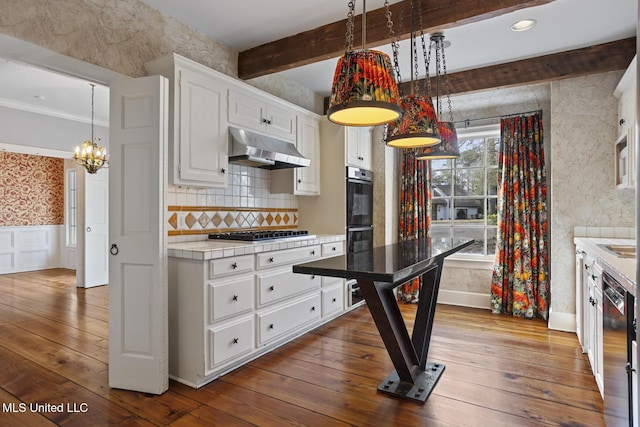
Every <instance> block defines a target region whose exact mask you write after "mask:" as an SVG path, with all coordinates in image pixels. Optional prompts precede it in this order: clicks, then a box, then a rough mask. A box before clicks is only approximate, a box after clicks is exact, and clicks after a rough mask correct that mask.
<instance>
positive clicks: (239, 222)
mask: <svg viewBox="0 0 640 427" xmlns="http://www.w3.org/2000/svg"><path fill="white" fill-rule="evenodd" d="M244 221H245V217H244V214H243V213H242V212H240V213H239V214H238V215H236V224H237V225H238V227H242V225H243V224H244Z"/></svg>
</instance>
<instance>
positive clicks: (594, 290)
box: [586, 262, 604, 397]
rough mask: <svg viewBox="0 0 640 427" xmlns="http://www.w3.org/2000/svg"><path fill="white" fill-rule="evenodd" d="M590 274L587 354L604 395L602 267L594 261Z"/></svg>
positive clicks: (587, 308)
mask: <svg viewBox="0 0 640 427" xmlns="http://www.w3.org/2000/svg"><path fill="white" fill-rule="evenodd" d="M587 274H588V278H587V280H588V286H589V289H588V295H589V298H588V306H587V307H586V310H588V311H589V314H588V322H589V324H588V326H587V330H586V333H587V334H588V340H587V356H588V358H589V363H590V364H591V370H592V372H593V375H594V377H595V379H596V383H597V384H598V389H599V390H600V394H601V395H602V396H603V397H604V377H603V371H602V369H603V353H602V315H603V312H602V268H601V267H600V266H599V265H598V264H597V263H595V262H594V263H592V264H591V267H590V270H589V271H588V272H587Z"/></svg>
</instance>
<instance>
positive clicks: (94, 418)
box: [0, 269, 604, 427]
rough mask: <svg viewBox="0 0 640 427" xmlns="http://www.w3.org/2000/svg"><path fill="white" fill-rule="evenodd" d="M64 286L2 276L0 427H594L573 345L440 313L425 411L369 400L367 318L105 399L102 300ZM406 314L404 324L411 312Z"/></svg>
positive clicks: (520, 325)
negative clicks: (199, 375)
mask: <svg viewBox="0 0 640 427" xmlns="http://www.w3.org/2000/svg"><path fill="white" fill-rule="evenodd" d="M74 283H75V272H73V271H70V270H62V269H56V270H45V271H38V272H30V273H20V274H8V275H0V404H1V405H2V412H0V426H11V427H12V426H52V425H64V426H83V427H85V426H106V425H114V426H162V425H171V426H176V427H177V426H218V425H219V426H285V425H298V426H300V425H305V426H322V427H328V426H483V427H484V426H492V427H493V426H538V425H556V426H590V427H593V426H604V421H603V417H602V399H601V397H600V394H599V392H598V389H597V386H596V383H595V380H594V378H593V376H592V375H591V370H590V367H589V362H588V360H587V357H586V355H584V354H582V353H581V351H580V349H579V347H578V341H577V339H576V336H575V334H571V333H563V332H557V331H549V330H548V329H547V327H546V324H545V323H544V322H542V321H539V320H533V321H531V320H521V319H513V318H511V317H508V316H502V315H492V314H491V313H490V312H489V311H488V310H477V309H469V308H463V307H453V306H446V305H439V306H438V308H437V311H436V320H435V324H434V329H433V337H432V341H431V348H430V356H429V359H430V360H433V361H437V362H442V363H444V364H445V365H446V369H445V371H444V374H443V376H442V378H441V379H440V381H439V383H438V384H437V385H436V387H435V389H434V392H433V394H432V395H431V396H430V397H429V399H428V400H427V402H426V403H425V404H424V405H422V404H418V403H415V402H408V401H403V400H399V399H395V398H391V397H388V396H386V395H383V394H379V393H377V392H376V388H377V386H378V384H379V383H380V382H381V381H382V380H383V379H384V378H385V377H386V376H387V375H388V374H389V373H390V372H391V371H392V370H393V367H392V365H391V361H390V359H389V357H388V355H387V353H386V351H385V349H384V347H383V344H382V341H381V339H380V337H379V335H378V333H377V330H376V328H375V326H374V325H373V322H372V320H371V316H370V315H369V312H368V310H367V308H366V307H360V308H357V309H355V310H353V311H352V312H350V313H347V314H345V315H343V316H341V317H340V318H338V319H336V320H334V321H332V322H330V323H328V324H326V325H324V326H322V327H319V328H317V329H316V330H314V331H312V332H310V333H308V334H306V335H304V336H303V337H301V338H299V339H297V340H295V341H293V342H291V343H289V344H287V345H285V346H283V347H280V348H279V349H277V350H275V351H273V352H271V353H269V354H267V355H265V356H263V357H261V358H259V359H257V360H255V361H253V362H251V363H249V364H248V365H246V366H244V367H242V368H240V369H237V370H235V371H233V372H231V373H229V374H227V375H225V376H223V377H222V378H219V379H217V380H216V381H214V382H212V383H210V384H209V385H207V386H205V387H203V388H201V389H199V390H194V389H192V388H190V387H187V386H184V385H182V384H179V383H176V382H171V385H170V389H169V391H168V392H166V393H164V394H163V395H161V396H153V395H147V394H143V393H135V392H129V391H124V390H115V389H110V388H109V386H108V365H107V363H108V295H107V292H108V289H107V287H106V286H102V287H98V288H91V289H77V288H76V287H75V285H74ZM402 310H403V313H404V315H405V319H406V321H407V324H408V325H410V326H411V324H412V315H413V313H414V310H415V306H412V305H402ZM35 404H49V405H51V406H53V405H60V404H63V405H64V410H63V411H62V412H53V411H43V410H39V411H38V410H36V409H42V408H35V407H33V408H32V406H33V405H35ZM12 405H13V406H12ZM21 405H22V406H21ZM67 405H70V406H67ZM12 408H13V411H12ZM22 409H24V411H23V412H21V410H22Z"/></svg>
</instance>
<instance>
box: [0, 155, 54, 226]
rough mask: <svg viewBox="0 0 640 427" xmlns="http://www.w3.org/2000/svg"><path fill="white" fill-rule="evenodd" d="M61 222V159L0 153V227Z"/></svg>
mask: <svg viewBox="0 0 640 427" xmlns="http://www.w3.org/2000/svg"><path fill="white" fill-rule="evenodd" d="M60 224H64V160H63V159H57V158H53V157H42V156H32V155H29V154H17V153H5V152H0V226H4V227H6V226H18V225H60Z"/></svg>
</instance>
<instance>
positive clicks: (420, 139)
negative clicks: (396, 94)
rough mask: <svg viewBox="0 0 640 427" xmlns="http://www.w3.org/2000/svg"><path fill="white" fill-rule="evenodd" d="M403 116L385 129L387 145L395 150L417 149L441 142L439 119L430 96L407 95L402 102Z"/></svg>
mask: <svg viewBox="0 0 640 427" xmlns="http://www.w3.org/2000/svg"><path fill="white" fill-rule="evenodd" d="M400 106H401V107H402V109H403V111H404V114H403V116H402V117H401V118H400V119H398V120H395V121H393V122H391V123H389V124H388V125H387V127H386V129H385V137H384V140H385V141H386V143H387V145H388V146H390V147H395V148H417V147H425V146H429V145H434V144H437V143H439V142H440V131H439V128H438V118H437V116H436V111H435V109H434V108H433V102H431V97H429V96H416V95H406V96H404V97H402V100H401V102H400Z"/></svg>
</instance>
